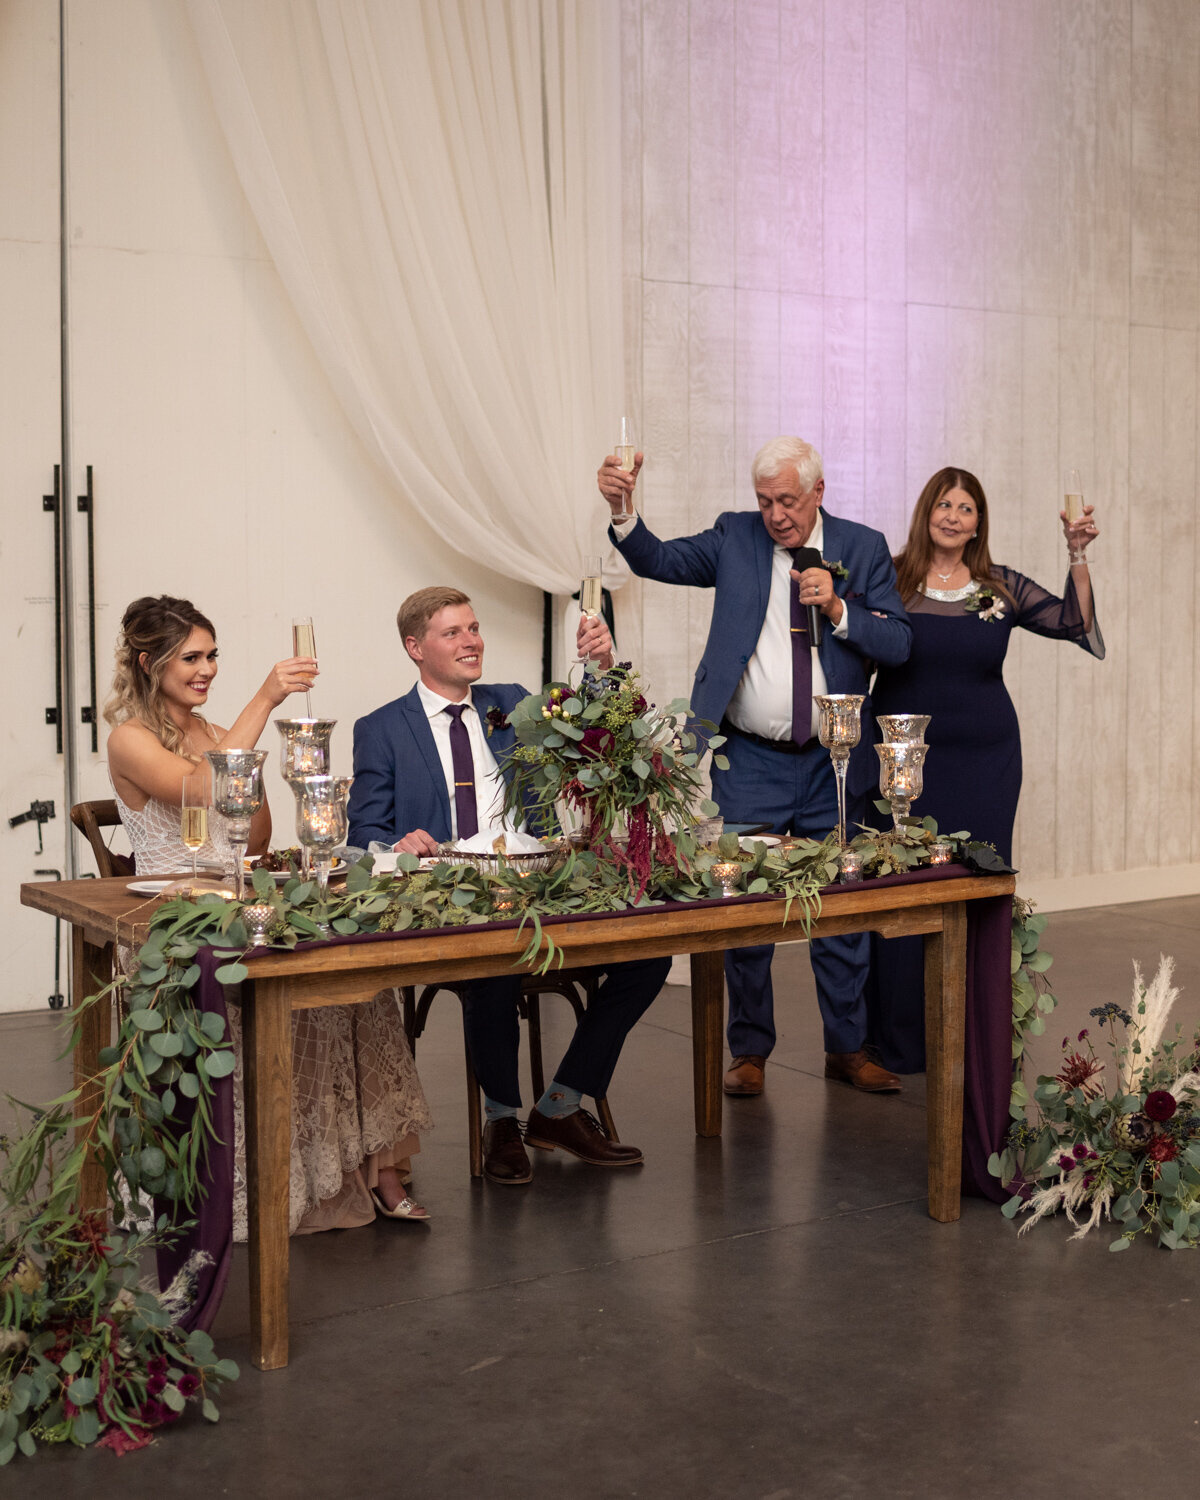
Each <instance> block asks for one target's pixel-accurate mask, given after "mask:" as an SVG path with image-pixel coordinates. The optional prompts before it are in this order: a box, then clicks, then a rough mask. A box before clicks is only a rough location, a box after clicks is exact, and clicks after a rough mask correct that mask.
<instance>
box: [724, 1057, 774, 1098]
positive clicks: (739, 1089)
mask: <svg viewBox="0 0 1200 1500" xmlns="http://www.w3.org/2000/svg"><path fill="white" fill-rule="evenodd" d="M766 1065H767V1060H766V1058H765V1057H735V1058H734V1059H733V1061H732V1062H731V1063H730V1064H729V1071H728V1072H727V1073H726V1074H725V1083H724V1088H725V1092H726V1093H727V1094H729V1095H730V1096H731V1097H732V1098H734V1099H737V1098H745V1097H747V1096H749V1095H750V1094H761V1093H762V1091H763V1087H764V1082H763V1069H764V1068H765V1067H766Z"/></svg>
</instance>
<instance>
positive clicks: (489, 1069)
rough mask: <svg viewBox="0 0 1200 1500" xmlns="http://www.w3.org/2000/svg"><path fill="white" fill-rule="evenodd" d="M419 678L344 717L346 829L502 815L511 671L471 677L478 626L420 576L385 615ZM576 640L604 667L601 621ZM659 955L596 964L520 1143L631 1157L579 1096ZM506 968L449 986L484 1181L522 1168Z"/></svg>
mask: <svg viewBox="0 0 1200 1500" xmlns="http://www.w3.org/2000/svg"><path fill="white" fill-rule="evenodd" d="M396 624H397V626H398V628H399V630H400V639H401V640H402V641H403V642H404V648H405V650H406V651H407V652H408V654H409V656H410V657H411V658H412V660H413V661H415V662H416V663H417V666H418V668H419V669H420V680H419V682H418V683H417V684H416V686H415V687H414V688H413V689H412V690H411V691H410V692H408V693H406V694H405V695H404V696H403V697H402V698H397V699H395V701H394V702H392V703H387V704H385V705H384V706H383V708H380V709H376V711H375V712H374V713H372V714H368V715H367V716H366V717H365V718H363V719H359V720H358V722H357V723H356V724H355V726H354V787H353V790H352V791H351V794H350V840H351V842H352V843H355V844H358V845H359V846H361V847H362V848H366V846H367V845H368V843H371V842H379V843H384V844H387V845H389V846H390V847H392V848H394V849H397V850H403V851H405V852H407V853H410V854H436V853H437V852H438V844H439V843H441V842H444V841H446V840H449V839H467V838H470V837H471V836H472V835H473V834H475V833H476V832H478V831H479V830H481V829H487V828H489V827H496V826H497V825H498V824H499V823H500V821H501V809H502V807H503V800H504V786H503V781H502V771H501V767H500V765H499V764H498V758H499V757H502V756H503V755H504V753H505V752H506V751H508V750H511V749H512V746H513V743H514V738H515V737H514V735H513V731H512V729H511V728H510V727H509V725H508V715H509V712H510V711H511V710H512V709H513V708H514V707H515V706H516V705H517V703H519V702H520V700H521V699H522V698H524V697H525V696H526V691H527V690H526V689H525V688H523V687H521V686H520V684H519V683H515V682H508V683H500V684H498V685H484V684H483V683H481V682H480V681H479V679H480V677H482V675H483V636H482V635H481V633H480V629H479V621H478V620H477V619H476V618H475V611H474V609H473V608H472V606H471V601H470V599H468V597H467V596H466V594H464V593H462V592H461V591H460V590H458V589H451V588H428V589H421V590H419V591H418V592H417V593H415V594H412V595H410V597H409V598H407V599H406V600H405V601H404V603H403V604H402V605H401V606H400V612H399V614H398V615H397V617H396ZM576 644H577V647H578V650H579V654H580V656H581V657H582V658H594V659H596V660H598V661H600V662H601V663H602V664H603V665H606V666H611V665H612V638H611V637H610V635H609V633H608V628H607V626H606V625H605V624H604V622H603V621H602V620H597V619H591V618H589V617H588V616H586V615H585V616H583V617H582V618H581V620H580V622H579V630H578V634H577V636H576ZM670 966H671V965H670V960H669V959H665V958H664V959H646V960H642V961H638V962H634V963H617V964H609V965H608V966H607V967H606V971H605V979H604V982H603V983H602V984H601V985H600V988H599V990H598V992H597V994H596V996H595V998H594V999H593V1000H592V1002H591V1004H590V1005H589V1006H588V1008H587V1011H586V1013H585V1015H584V1018H583V1019H582V1020H581V1021H580V1023H579V1025H578V1027H577V1028H576V1031H575V1035H574V1037H573V1038H572V1041H571V1045H570V1046H569V1047H568V1048H567V1051H566V1054H565V1056H564V1057H563V1060H562V1062H561V1063H560V1064H559V1066H558V1070H557V1072H556V1073H555V1076H554V1078H553V1079H552V1080H551V1083H550V1086H549V1088H548V1089H547V1090H546V1091H545V1093H544V1094H543V1095H542V1097H541V1099H539V1100H538V1103H537V1107H536V1108H535V1109H533V1110H532V1111H531V1112H530V1114H529V1119H528V1122H527V1125H526V1131H525V1143H528V1144H529V1145H531V1146H538V1147H540V1148H542V1149H543V1150H547V1151H553V1150H554V1149H555V1148H556V1147H561V1148H562V1149H563V1150H564V1151H568V1152H570V1153H571V1154H572V1155H574V1156H577V1157H579V1158H580V1160H581V1161H586V1162H590V1163H591V1164H592V1165H594V1166H602V1167H625V1166H635V1165H637V1164H638V1163H639V1162H640V1161H641V1160H642V1153H641V1151H639V1150H638V1148H637V1147H636V1146H628V1145H622V1144H620V1143H619V1142H617V1141H611V1140H609V1138H608V1136H607V1135H606V1134H605V1133H604V1131H603V1130H602V1129H601V1128H600V1126H599V1124H598V1123H597V1122H596V1120H595V1119H594V1118H593V1117H592V1115H590V1114H589V1113H588V1112H587V1111H586V1110H584V1109H582V1108H581V1107H580V1105H581V1100H582V1098H583V1096H584V1095H585V1094H589V1095H591V1096H592V1097H593V1098H604V1097H605V1095H607V1093H608V1085H609V1080H610V1079H611V1078H612V1075H613V1070H614V1069H615V1068H616V1065H617V1059H618V1057H619V1056H620V1053H621V1047H622V1045H623V1043H624V1041H625V1038H626V1036H627V1035H628V1033H629V1031H630V1030H631V1028H632V1027H633V1026H634V1024H635V1023H636V1022H637V1020H638V1018H639V1017H640V1016H641V1015H642V1014H643V1012H644V1011H645V1010H646V1009H647V1008H648V1007H649V1005H650V1004H651V1002H652V1001H653V1000H654V997H655V996H656V995H657V994H658V992H659V990H660V989H661V988H662V986H663V982H664V981H665V979H666V977H667V973H668V971H669V969H670ZM520 992H521V981H520V979H519V977H517V976H516V975H504V976H501V977H500V978H497V979H479V980H475V981H473V982H472V983H470V984H468V985H465V986H464V987H463V990H462V997H463V1016H464V1023H465V1026H466V1032H467V1045H468V1047H469V1048H470V1051H471V1062H472V1064H473V1066H474V1068H475V1075H476V1077H477V1078H478V1079H479V1083H480V1086H481V1088H482V1089H483V1094H484V1108H485V1111H486V1114H487V1122H488V1123H487V1127H486V1129H485V1131H484V1162H483V1170H484V1174H485V1176H487V1177H488V1178H489V1179H490V1180H491V1181H493V1182H499V1183H504V1184H520V1183H526V1182H528V1181H529V1180H530V1178H531V1177H532V1176H533V1173H532V1169H531V1168H530V1165H529V1158H528V1156H527V1155H526V1152H525V1143H523V1142H522V1139H521V1129H520V1125H519V1122H518V1119H517V1110H518V1109H519V1107H520V1104H521V1093H520V1085H519V1083H518V1080H517V1046H518V1040H519V1032H518V1024H517V1002H518V999H519V997H520Z"/></svg>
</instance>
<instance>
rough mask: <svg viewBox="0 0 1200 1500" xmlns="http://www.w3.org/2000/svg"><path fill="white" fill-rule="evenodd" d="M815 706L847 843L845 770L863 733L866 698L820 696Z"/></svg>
mask: <svg viewBox="0 0 1200 1500" xmlns="http://www.w3.org/2000/svg"><path fill="white" fill-rule="evenodd" d="M813 702H814V703H815V704H816V705H817V709H818V711H819V712H820V715H821V718H820V723H819V726H818V728H817V738H818V739H819V740H820V742H821V744H822V745H824V746H825V748H826V750H828V751H829V758H830V759H831V760H832V761H833V774H834V776H835V777H836V778H837V803H838V821H837V839H838V843H839V844H844V843H845V842H846V767H847V766H848V765H849V764H850V752H851V750H853V749H854V747H855V745H857V744H858V741H859V736H860V735H861V733H862V706H863V704H864V703H865V702H866V697H865V695H864V694H862V693H818V694H816V695H814V697H813Z"/></svg>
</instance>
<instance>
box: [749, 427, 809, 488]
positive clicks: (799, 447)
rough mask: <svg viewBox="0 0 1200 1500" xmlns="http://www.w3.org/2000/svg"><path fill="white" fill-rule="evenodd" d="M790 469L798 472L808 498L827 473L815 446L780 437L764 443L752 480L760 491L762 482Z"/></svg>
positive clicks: (796, 438)
mask: <svg viewBox="0 0 1200 1500" xmlns="http://www.w3.org/2000/svg"><path fill="white" fill-rule="evenodd" d="M789 468H793V469H795V471H796V477H797V478H798V479H799V481H800V493H801V494H802V495H807V494H808V492H809V490H811V489H812V487H813V485H814V484H816V482H817V480H818V479H821V478H823V477H824V473H825V471H824V469H823V468H822V467H821V455H820V454H819V453H818V452H817V450H816V449H815V448H814V447H813V445H812V444H811V443H806V442H805V441H804V439H803V438H798V437H777V438H772V439H771V441H770V442H769V443H764V444H763V446H762V447H761V448H760V449H759V450H758V452H757V453H756V454H755V455H754V462H753V463H752V464H751V465H750V478H751V479H752V480H753V482H754V485H755V488H757V487H758V482H759V480H760V479H774V478H775V476H776V475H777V474H778V473H779V472H780V470H782V469H789Z"/></svg>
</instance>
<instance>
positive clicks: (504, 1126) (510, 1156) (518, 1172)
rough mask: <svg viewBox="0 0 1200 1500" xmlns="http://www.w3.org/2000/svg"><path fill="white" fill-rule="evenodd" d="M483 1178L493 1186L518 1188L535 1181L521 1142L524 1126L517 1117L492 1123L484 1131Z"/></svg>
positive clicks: (504, 1118) (505, 1117)
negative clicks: (519, 1185)
mask: <svg viewBox="0 0 1200 1500" xmlns="http://www.w3.org/2000/svg"><path fill="white" fill-rule="evenodd" d="M483 1175H484V1176H485V1177H486V1178H488V1179H489V1180H490V1181H491V1182H499V1183H502V1184H503V1185H504V1186H505V1187H516V1186H518V1184H520V1183H522V1182H529V1181H531V1180H532V1178H533V1168H532V1167H531V1166H530V1165H529V1158H528V1156H526V1155H525V1147H524V1145H523V1144H522V1142H521V1122H520V1120H518V1119H517V1117H516V1115H502V1116H501V1117H500V1119H498V1120H489V1121H488V1123H487V1125H486V1126H485V1127H484V1131H483Z"/></svg>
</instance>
